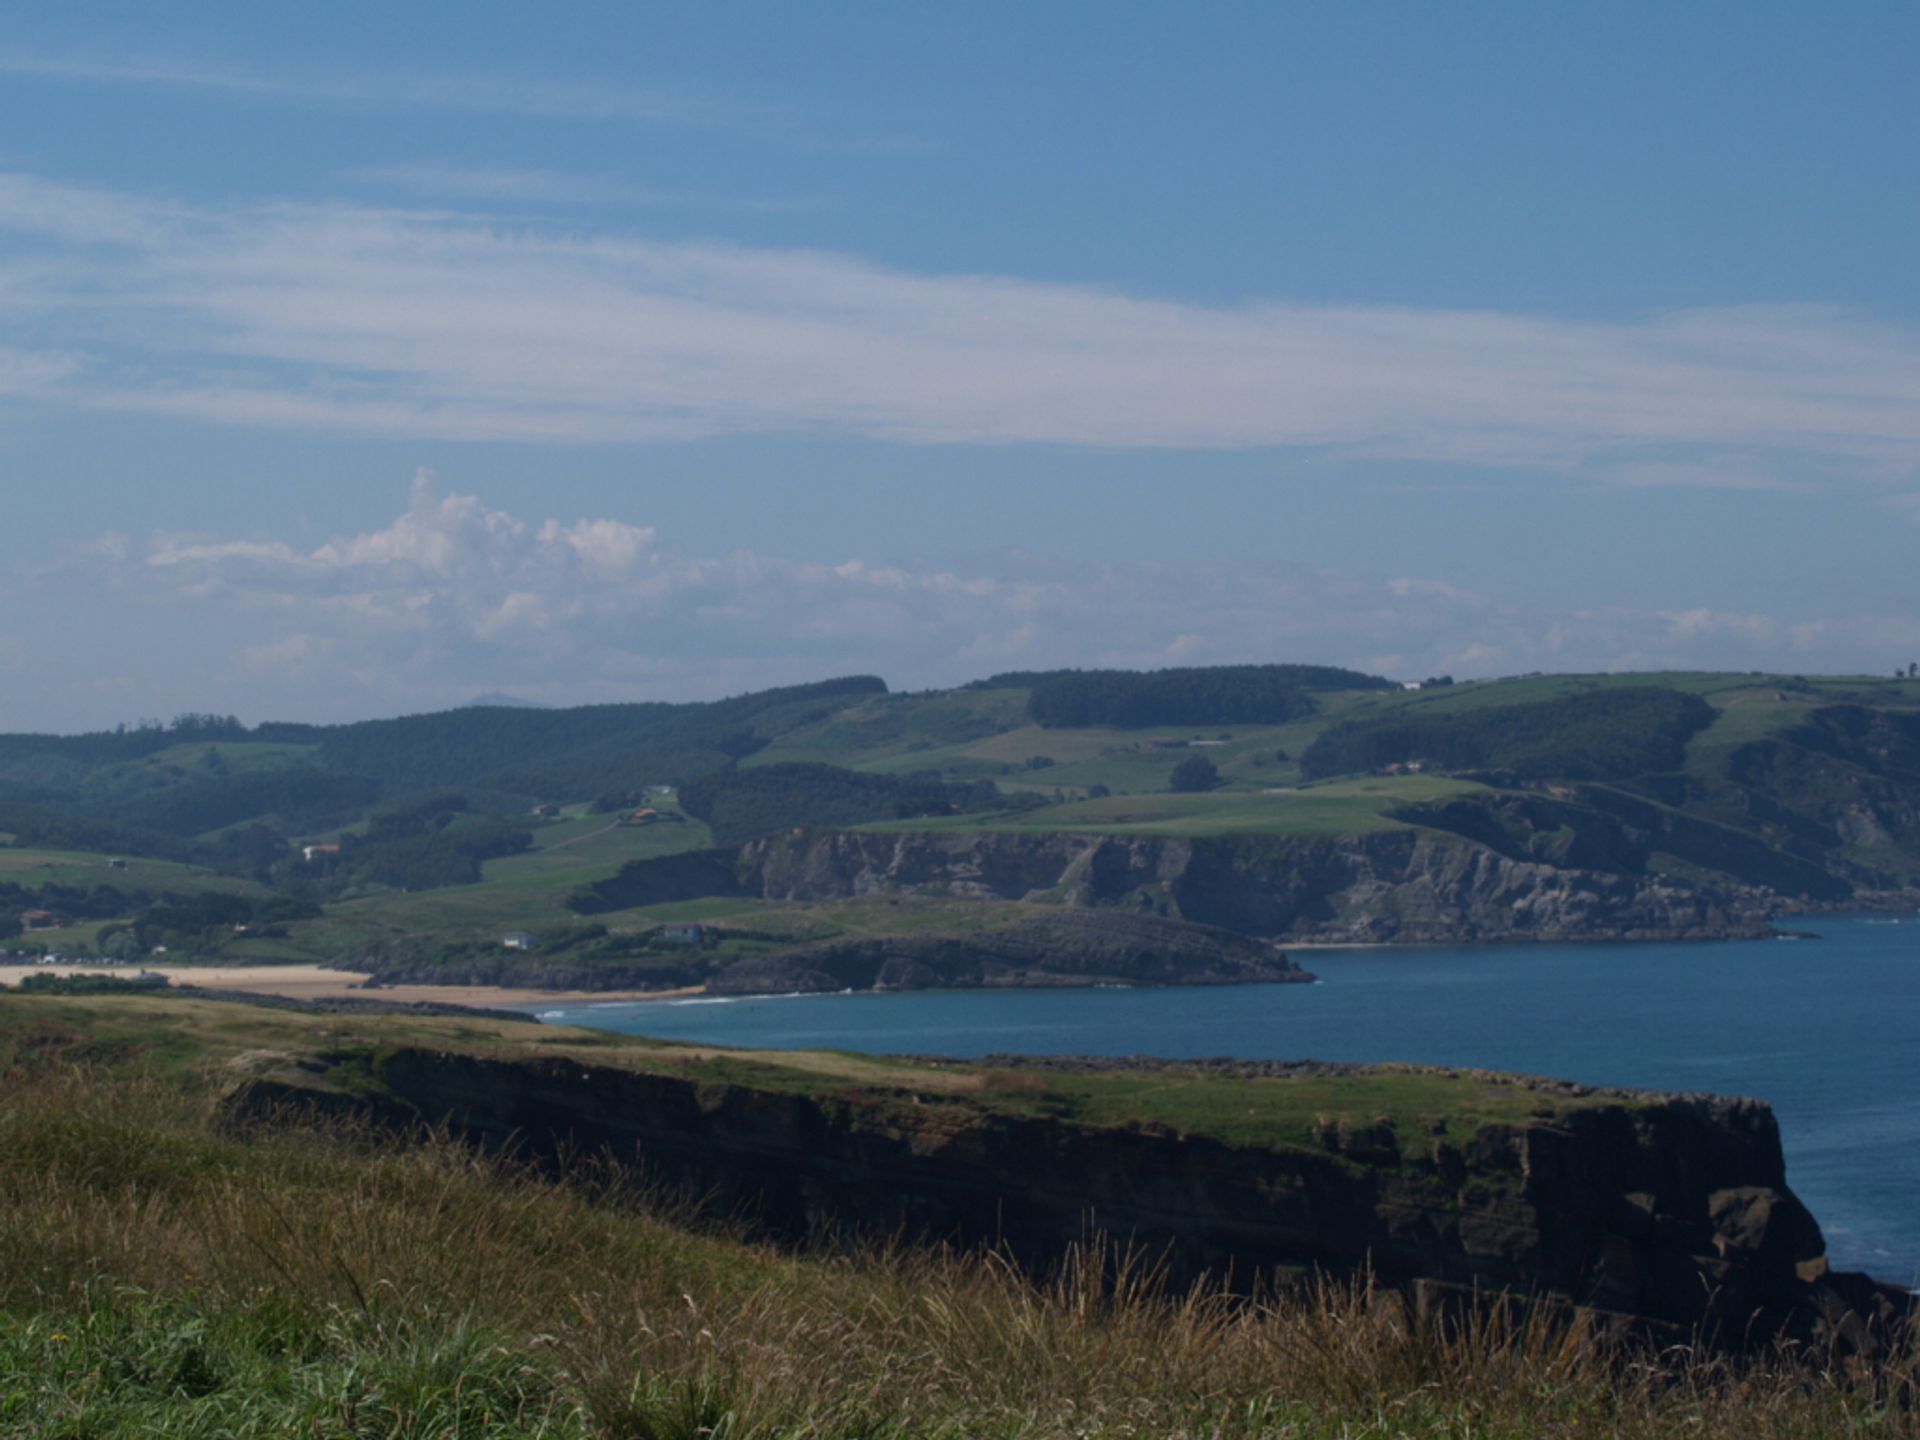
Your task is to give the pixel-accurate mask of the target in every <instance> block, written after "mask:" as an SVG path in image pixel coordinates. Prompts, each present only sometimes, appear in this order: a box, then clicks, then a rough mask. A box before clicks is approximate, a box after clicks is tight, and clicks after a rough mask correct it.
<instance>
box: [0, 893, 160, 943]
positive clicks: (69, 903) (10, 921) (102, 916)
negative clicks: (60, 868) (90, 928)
mask: <svg viewBox="0 0 1920 1440" xmlns="http://www.w3.org/2000/svg"><path fill="white" fill-rule="evenodd" d="M154 900H155V896H154V895H153V894H152V893H151V892H150V891H147V890H122V889H119V888H118V887H116V886H113V885H61V884H57V883H55V884H47V885H42V886H40V887H39V888H37V889H28V888H27V887H26V886H24V885H15V884H11V883H0V935H17V934H19V933H20V916H21V913H22V912H23V911H27V910H51V911H53V913H54V914H56V915H61V916H64V917H65V918H66V919H68V920H111V919H113V918H114V917H115V916H117V915H131V914H133V912H134V911H136V910H138V909H140V908H141V907H142V906H144V905H151V904H153V903H154Z"/></svg>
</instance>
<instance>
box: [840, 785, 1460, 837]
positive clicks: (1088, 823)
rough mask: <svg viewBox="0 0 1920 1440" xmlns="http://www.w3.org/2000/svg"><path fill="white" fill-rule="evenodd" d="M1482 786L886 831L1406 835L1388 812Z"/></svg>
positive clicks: (1364, 789)
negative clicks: (1398, 832) (1397, 831)
mask: <svg viewBox="0 0 1920 1440" xmlns="http://www.w3.org/2000/svg"><path fill="white" fill-rule="evenodd" d="M1482 788H1483V787H1481V786H1478V785H1474V784H1470V783H1468V782H1465V781H1460V780H1448V779H1445V778H1444V777H1440V776H1429V775H1408V776H1394V777H1385V776H1382V777H1378V778H1369V779H1360V780H1341V781H1334V782H1332V783H1329V784H1324V785H1313V786H1308V787H1305V788H1298V789H1295V788H1288V789H1283V790H1280V791H1278V792H1277V793H1273V794H1268V793H1264V792H1250V791H1244V790H1216V791H1210V792H1208V793H1205V794H1199V795H1174V794H1167V793H1164V792H1163V793H1159V794H1150V795H1113V796H1108V797H1107V798H1105V799H1101V800H1082V801H1078V802H1076V803H1073V804H1069V805H1050V806H1047V807H1046V808H1045V809H1041V810H1033V811H1027V812H1025V813H1020V814H1011V815H1005V816H976V815H956V816H952V817H950V818H947V819H935V820H889V821H885V822H882V823H880V824H876V825H867V826H863V827H861V828H862V829H866V830H876V831H881V832H889V833H897V832H913V831H923V830H928V831H935V830H1032V831H1070V832H1073V833H1075V834H1091V835H1173V836H1181V837H1186V838H1200V837H1204V836H1213V835H1359V834H1366V833H1369V832H1372V831H1377V830H1395V829H1403V828H1406V827H1405V825H1404V822H1402V821H1399V820H1395V819H1393V818H1392V817H1391V816H1390V814H1389V813H1388V812H1390V811H1391V810H1393V809H1395V808H1396V807H1398V806H1401V805H1408V804H1413V803H1416V802H1419V801H1427V800H1437V799H1443V798H1445V797H1446V796H1449V795H1460V794H1468V793H1473V792H1476V791H1479V790H1481V789H1482Z"/></svg>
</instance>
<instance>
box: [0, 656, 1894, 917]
mask: <svg viewBox="0 0 1920 1440" xmlns="http://www.w3.org/2000/svg"><path fill="white" fill-rule="evenodd" d="M674 791H677V792H678V794H677V796H675V795H674V794H672V793H671V792H674ZM554 807H567V809H566V813H565V814H564V815H557V814H554V813H552V811H553V808H554ZM641 812H652V813H641ZM678 821H685V822H689V823H684V824H681V823H674V822H678ZM623 822H624V823H623ZM549 827H554V828H549ZM569 827H571V828H569ZM873 827H878V828H882V829H895V830H901V829H906V830H941V831H953V830H961V831H967V830H974V831H982V832H985V831H993V832H1019V833H1029V834H1031V833H1036V832H1039V833H1046V832H1053V833H1058V832H1084V833H1094V834H1108V835H1139V836H1158V837H1183V838H1188V839H1214V838H1221V839H1227V840H1231V841H1233V842H1234V843H1238V838H1237V837H1247V838H1248V839H1250V840H1259V841H1261V842H1262V843H1264V842H1265V841H1267V840H1289V841H1291V840H1298V839H1303V838H1312V837H1340V836H1352V835H1363V834H1370V833H1375V832H1378V831H1381V830H1383V829H1406V828H1408V827H1417V828H1423V829H1427V830H1436V831H1446V832H1449V833H1450V834H1451V835H1453V836H1456V837H1462V838H1464V839H1467V840H1469V841H1471V842H1472V843H1474V844H1476V845H1480V846H1484V847H1486V848H1488V849H1490V850H1494V851H1497V852H1498V853H1500V854H1502V855H1504V856H1507V857H1509V858H1512V859H1537V860H1541V861H1545V862H1549V863H1555V864H1561V863H1565V864H1577V865H1578V866H1579V867H1580V868H1585V869H1596V870H1610V871H1617V872H1621V873H1631V874H1636V875H1654V874H1658V875H1663V876H1672V877H1680V879H1681V880H1682V881H1684V882H1685V883H1700V884H1706V885H1724V884H1727V883H1738V884H1743V885H1744V884H1762V885H1766V886H1768V887H1770V888H1772V889H1774V890H1776V891H1778V892H1779V893H1781V894H1782V895H1786V896H1801V897H1807V898H1810V899H1816V900H1829V899H1832V898H1834V897H1836V896H1842V895H1846V894H1849V893H1852V892H1854V891H1858V890H1887V891H1892V890H1894V889H1896V888H1897V887H1899V886H1902V885H1908V884H1914V883H1920V677H1915V678H1907V677H1902V678H1897V679H1886V678H1874V677H1826V678H1820V677H1816V678H1813V679H1807V678H1805V677H1800V676H1768V675H1756V674H1661V675H1637V676H1633V675H1584V676H1583V675H1563V676H1554V675H1537V676H1522V677H1514V678H1512V679H1508V680H1500V681H1474V682H1467V683H1462V684H1458V685H1455V684H1453V683H1451V682H1447V681H1436V682H1431V683H1427V684H1424V685H1421V686H1402V685H1401V684H1399V683H1397V682H1394V681H1390V680H1387V679H1383V678H1381V677H1378V676H1371V675H1366V674H1362V673H1360V672H1357V671H1352V670H1342V669H1338V668H1335V667H1329V666H1317V665H1258V666H1254V665H1249V666H1222V667H1212V668H1203V667H1188V668H1178V669H1169V670H1161V671H1154V672H1127V671H1114V670H1054V671H1036V672H1012V673H1006V674H1000V675H995V676H991V677H989V678H987V679H985V680H982V681H977V682H974V683H972V684H969V685H964V686H960V687H956V688H954V689H951V690H942V691H926V692H920V693H899V692H894V691H890V690H889V689H888V687H887V685H886V684H885V683H884V682H883V681H882V680H880V679H878V678H877V677H873V676H848V677H843V678H839V679H833V680H824V681H821V682H818V683H815V684H809V685H797V686H790V687H785V688H781V689H776V690H767V691H761V692H758V693H754V694H748V695H741V696H735V697H732V698H729V699H724V700H717V701H711V702H702V703H693V704H669V703H653V704H632V705H594V706H582V707H577V708H574V709H563V710H542V709H529V708H522V707H509V706H470V707H466V708H463V709H458V710H452V711H448V712H444V713H440V714H432V715H416V716H408V717H405V718H401V719H395V720H378V721H366V722H360V723H355V724H347V725H332V726H321V725H312V724H307V723H301V722H278V723H270V724H263V725H257V726H253V727H248V726H245V725H242V724H241V723H240V722H239V721H237V720H234V719H232V718H231V717H225V716H218V715H186V716H182V717H180V718H179V719H178V720H176V721H174V722H173V723H171V724H168V725H157V724H146V725H141V726H136V727H133V728H131V729H122V730H116V731H112V732H106V733H100V734H92V735H77V736H49V735H0V846H5V845H8V844H10V845H11V847H12V853H11V854H9V852H7V851H5V850H0V855H8V856H9V859H10V860H11V861H12V863H13V868H16V869H18V868H21V867H22V866H25V865H29V864H31V863H33V862H30V861H28V860H27V859H26V858H25V857H23V856H21V855H20V854H19V853H18V852H21V851H35V850H38V851H42V852H47V853H51V852H68V853H72V852H91V853H94V854H97V855H102V856H113V855H119V856H139V857H147V858H150V859H152V860H155V861H166V862H181V861H186V862H190V863H194V864H198V865H201V866H211V867H214V868H216V869H218V870H220V871H224V872H227V873H229V874H232V875H238V876H243V877H246V878H248V879H249V880H251V881H264V882H265V883H267V884H269V885H272V886H275V887H279V888H283V889H286V890H288V891H290V893H293V894H295V895H296V896H299V897H302V898H305V899H310V900H312V901H313V902H315V903H322V904H330V903H332V902H333V901H335V900H341V899H348V898H352V897H356V896H361V897H364V896H368V895H372V894H377V893H381V892H383V890H393V891H399V892H408V891H419V890H423V889H427V888H432V887H444V886H447V885H451V884H472V883H477V882H479V881H482V880H487V881H491V880H492V879H493V878H494V877H496V876H502V875H513V874H522V873H524V874H525V875H527V876H533V875H535V874H537V873H539V872H540V870H541V867H543V866H548V865H551V864H556V863H559V862H558V860H557V859H556V860H547V859H538V858H535V857H539V856H542V855H544V854H545V853H546V852H547V851H548V847H549V846H552V847H555V848H554V850H553V853H554V855H555V856H558V857H564V858H566V859H568V860H569V861H571V860H572V859H573V858H574V857H579V860H580V863H581V864H583V865H584V864H588V863H589V856H590V855H591V856H601V857H604V858H603V859H600V860H593V861H591V863H595V864H600V863H604V864H606V866H607V867H608V869H609V870H611V869H612V868H615V867H616V866H617V863H618V862H619V861H620V860H621V859H622V858H624V857H627V856H648V855H666V854H671V853H675V852H677V851H679V850H684V849H689V848H694V847H697V846H700V845H707V844H717V845H723V846H724V845H730V844H737V843H738V842H740V841H743V840H746V839H749V838H751V837H754V836H763V835H769V834H777V833H780V832H784V831H789V830H792V829H796V828H816V829H847V828H873ZM594 837H604V838H598V839H596V838H594ZM589 841H591V842H592V847H594V848H590V849H589V848H560V847H581V846H586V845H587V843H588V842H589ZM309 848H314V849H315V853H313V854H308V853H307V851H308V850H309ZM518 857H525V858H524V859H521V858H518ZM101 863H102V864H104V863H105V862H104V859H103V860H102V861H101ZM516 867H518V868H516ZM584 878H591V877H590V876H588V877H584Z"/></svg>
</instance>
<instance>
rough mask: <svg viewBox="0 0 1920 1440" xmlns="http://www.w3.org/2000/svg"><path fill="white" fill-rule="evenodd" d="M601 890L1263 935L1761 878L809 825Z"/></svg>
mask: <svg viewBox="0 0 1920 1440" xmlns="http://www.w3.org/2000/svg"><path fill="white" fill-rule="evenodd" d="M606 885H607V888H608V889H609V892H610V893H609V900H608V903H609V904H610V905H611V904H613V903H616V902H617V903H619V904H623V905H638V904H652V903H658V902H660V901H664V900H682V899H690V898H693V897H695V896H697V895H709V894H737V895H752V896H758V897H764V898H767V899H779V900H829V899H838V898H844V897H848V896H860V895H879V894H904V893H920V894H941V895H952V896H959V897H975V898H983V899H1002V900H1053V901H1057V902H1059V903H1062V904H1065V905H1069V906H1115V907H1120V908H1124V909H1133V910H1142V911H1155V912H1159V913H1164V914H1168V915H1174V916H1178V917H1180V918H1183V919H1186V920H1190V921H1197V922H1200V923H1202V924H1207V925H1215V926H1221V927H1224V928H1226V929H1230V930H1238V931H1240V932H1242V933H1243V934H1248V935H1258V936H1265V937H1270V938H1278V939H1297V940H1310V939H1318V940H1349V941H1425V942H1446V941H1456V942H1457V941H1487V940H1620V939H1710V938H1725V937H1733V936H1759V935H1765V934H1768V933H1770V931H1769V926H1768V924H1767V919H1766V916H1767V910H1768V906H1769V903H1770V901H1771V898H1772V897H1771V896H1770V894H1769V893H1768V892H1766V891H1762V890H1757V889H1745V888H1740V887H1735V886H1729V887H1725V888H1710V887H1704V886H1696V885H1689V884H1686V883H1684V882H1682V881H1679V880H1674V879H1668V878H1664V877H1661V876H1657V875H1633V874H1622V873H1616V872H1610V871H1605V870H1598V869H1588V868H1581V867H1577V866H1564V865H1555V864H1552V863H1548V862H1545V861H1540V860H1531V859H1521V858H1516V857H1514V856H1511V855H1503V854H1500V853H1499V852H1498V851H1496V850H1494V849H1492V848H1490V847H1489V846H1487V845H1484V844H1480V843H1477V842H1475V841H1473V840H1471V839H1468V838H1465V837H1462V836H1459V835H1454V834H1449V833H1446V832H1444V831H1439V830H1433V829H1427V828H1407V829H1401V830H1390V831H1383V832H1378V833H1374V834H1367V835H1355V836H1341V837H1323V836H1314V837H1298V838H1294V837H1279V836H1231V837H1220V838H1213V839H1191V840H1190V839H1176V838H1162V837H1138V836H1113V835H1077V834H1070V833H1028V832H1010V831H928V832H917V833H875V832H862V831H819V832H801V833H797V834H788V835H781V836H777V837H770V838H767V839H762V840H755V841H750V842H748V843H747V844H746V845H744V846H742V847H741V848H740V850H739V851H738V852H737V853H734V854H729V855H727V856H725V857H721V856H710V857H706V858H704V859H702V860H700V861H698V862H695V861H692V860H690V859H689V857H685V856H673V857H668V858H667V859H666V860H663V861H659V862H654V861H641V862H637V863H635V864H632V865H630V866H628V867H627V869H626V870H625V871H623V872H622V874H621V875H620V876H618V877H616V878H615V879H614V880H612V881H609V882H606Z"/></svg>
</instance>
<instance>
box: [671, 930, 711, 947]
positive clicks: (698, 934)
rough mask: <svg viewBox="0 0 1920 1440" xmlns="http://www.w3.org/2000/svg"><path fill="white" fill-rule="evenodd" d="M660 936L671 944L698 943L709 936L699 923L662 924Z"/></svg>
mask: <svg viewBox="0 0 1920 1440" xmlns="http://www.w3.org/2000/svg"><path fill="white" fill-rule="evenodd" d="M660 938H661V940H663V941H664V942H665V943H667V944H669V945H698V944H700V943H701V942H703V941H704V940H705V939H706V938H707V932H706V931H705V929H703V928H702V927H701V926H698V925H662V926H661V927H660Z"/></svg>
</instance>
